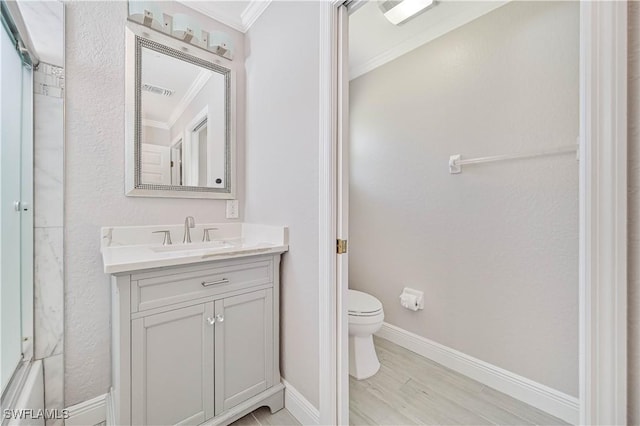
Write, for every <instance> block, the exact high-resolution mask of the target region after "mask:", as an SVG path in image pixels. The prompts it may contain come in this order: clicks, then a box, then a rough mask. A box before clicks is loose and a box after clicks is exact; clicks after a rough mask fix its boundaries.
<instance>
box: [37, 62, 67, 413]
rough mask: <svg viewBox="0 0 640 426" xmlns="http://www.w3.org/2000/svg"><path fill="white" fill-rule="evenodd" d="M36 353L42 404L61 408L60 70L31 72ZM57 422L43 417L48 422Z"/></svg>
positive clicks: (45, 66) (44, 68) (43, 66)
mask: <svg viewBox="0 0 640 426" xmlns="http://www.w3.org/2000/svg"><path fill="white" fill-rule="evenodd" d="M33 75H34V123H35V129H34V226H35V230H34V240H35V241H34V243H35V244H34V266H35V271H34V277H35V279H34V294H35V300H34V314H35V315H34V316H35V326H34V328H35V353H34V355H35V358H36V359H42V360H43V365H44V387H45V407H46V408H47V409H59V410H61V409H63V408H64V397H63V390H64V359H63V353H64V269H63V265H64V261H63V249H64V244H63V238H64V223H63V209H64V207H63V205H64V204H63V200H64V197H63V195H64V194H63V190H64V185H63V184H64V179H63V177H64V72H63V69H62V68H60V67H56V66H53V65H49V64H45V63H41V64H40V65H39V67H38V69H37V70H36V71H35V72H34V74H33ZM55 424H60V425H61V424H62V421H47V425H55Z"/></svg>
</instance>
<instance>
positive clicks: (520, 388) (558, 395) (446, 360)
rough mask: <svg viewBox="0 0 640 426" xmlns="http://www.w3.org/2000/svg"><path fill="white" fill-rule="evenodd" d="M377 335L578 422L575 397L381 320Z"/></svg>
mask: <svg viewBox="0 0 640 426" xmlns="http://www.w3.org/2000/svg"><path fill="white" fill-rule="evenodd" d="M376 336H379V337H382V338H383V339H387V340H389V341H390V342H393V343H395V344H396V345H398V346H402V347H403V348H406V349H408V350H410V351H412V352H415V353H417V354H419V355H422V356H424V357H425V358H429V359H430V360H433V361H435V362H437V363H438V364H441V365H444V366H445V367H447V368H450V369H452V370H454V371H457V372H458V373H461V374H464V375H465V376H467V377H470V378H472V379H474V380H477V381H479V382H480V383H482V384H485V385H487V386H489V387H492V388H494V389H496V390H498V391H500V392H503V393H506V394H507V395H509V396H511V397H513V398H516V399H519V400H520V401H523V402H525V403H527V404H529V405H531V406H533V407H536V408H538V409H540V410H542V411H544V412H546V413H549V414H551V415H553V416H556V417H558V418H560V419H562V420H564V421H566V422H569V423H571V424H577V423H578V422H579V412H580V410H579V408H580V403H579V401H578V398H575V397H573V396H570V395H567V394H565V393H563V392H560V391H557V390H555V389H552V388H550V387H548V386H545V385H542V384H540V383H537V382H534V381H533V380H530V379H527V378H526V377H522V376H519V375H517V374H515V373H512V372H510V371H507V370H504V369H502V368H500V367H496V366H495V365H492V364H489V363H488V362H484V361H481V360H479V359H477V358H473V357H471V356H469V355H466V354H464V353H462V352H460V351H457V350H455V349H451V348H449V347H447V346H444V345H441V344H439V343H436V342H434V341H432V340H429V339H427V338H424V337H422V336H418V335H417V334H414V333H411V332H409V331H406V330H403V329H402V328H399V327H396V326H395V325H391V324H388V323H386V322H385V323H384V324H383V325H382V328H381V329H380V331H379V332H378V333H376Z"/></svg>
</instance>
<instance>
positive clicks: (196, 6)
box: [181, 0, 271, 33]
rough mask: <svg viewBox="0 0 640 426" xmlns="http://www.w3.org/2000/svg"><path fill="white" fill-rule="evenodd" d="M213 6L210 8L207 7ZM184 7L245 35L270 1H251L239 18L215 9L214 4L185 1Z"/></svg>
mask: <svg viewBox="0 0 640 426" xmlns="http://www.w3.org/2000/svg"><path fill="white" fill-rule="evenodd" d="M181 3H183V2H181ZM211 3H212V4H213V6H212V7H209V6H207V5H208V4H211ZM184 4H185V6H187V7H189V8H191V9H193V10H195V11H196V12H200V13H201V14H203V15H206V16H208V17H209V18H212V19H215V20H216V21H218V22H221V23H223V24H225V25H227V26H229V27H231V28H233V29H234V30H237V31H240V32H241V33H246V32H247V31H249V28H251V26H252V25H253V24H254V23H255V22H256V20H257V19H258V18H259V17H260V15H262V12H264V11H265V10H266V9H267V7H268V6H269V5H270V4H271V0H251V2H250V3H249V4H248V5H247V7H245V8H244V10H243V11H242V13H240V16H237V15H235V14H233V13H226V12H223V11H221V10H219V9H218V8H216V7H215V2H198V1H187V2H184Z"/></svg>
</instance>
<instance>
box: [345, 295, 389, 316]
mask: <svg viewBox="0 0 640 426" xmlns="http://www.w3.org/2000/svg"><path fill="white" fill-rule="evenodd" d="M347 298H348V301H347V308H348V310H349V316H353V317H373V316H377V315H379V314H380V313H381V312H382V303H380V301H379V300H378V299H376V298H375V297H373V296H372V295H370V294H367V293H363V292H361V291H357V290H349V291H348V295H347Z"/></svg>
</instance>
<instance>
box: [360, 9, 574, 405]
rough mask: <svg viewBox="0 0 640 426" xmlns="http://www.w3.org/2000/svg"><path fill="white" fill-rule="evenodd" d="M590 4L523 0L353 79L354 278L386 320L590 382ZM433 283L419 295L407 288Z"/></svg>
mask: <svg viewBox="0 0 640 426" xmlns="http://www.w3.org/2000/svg"><path fill="white" fill-rule="evenodd" d="M578 65H579V5H578V4H577V3H576V2H544V3H542V2H513V3H511V4H508V5H506V6H504V7H502V8H499V9H497V10H495V11H493V12H491V13H489V14H487V15H485V16H483V17H481V18H479V19H477V20H475V21H473V22H471V23H469V24H467V25H465V26H463V27H461V28H459V29H457V30H454V31H452V32H450V33H448V34H447V35H445V36H443V37H441V38H439V39H436V40H434V41H433V42H431V43H429V44H427V45H424V46H422V47H420V48H418V49H416V50H414V51H412V52H410V53H409V54H407V55H404V56H402V57H400V58H398V59H396V60H395V61H393V62H390V63H388V64H386V65H384V66H382V67H380V68H378V69H376V70H374V71H372V72H370V73H368V74H365V75H364V76H362V77H359V78H357V79H355V80H352V81H351V86H350V88H351V94H350V96H351V192H350V197H351V204H350V209H351V210H350V225H351V235H350V240H351V241H350V253H351V255H350V258H349V259H350V286H351V288H355V289H358V290H363V291H366V292H370V293H371V294H373V295H375V296H376V297H378V298H379V299H380V300H381V301H382V303H383V306H384V309H385V318H386V321H388V322H390V323H392V324H394V325H396V326H399V327H401V328H403V329H406V330H409V331H411V332H414V333H417V334H419V335H422V336H425V337H427V338H429V339H432V340H435V341H436V342H438V343H441V344H444V345H446V346H449V347H451V348H454V349H457V350H460V351H462V352H464V353H466V354H469V355H471V356H474V357H476V358H480V359H482V360H484V361H487V362H489V363H491V364H494V365H497V366H500V367H502V368H505V369H507V370H509V371H513V372H515V373H518V374H520V375H523V376H525V377H528V378H530V379H533V380H535V381H537V382H540V383H543V384H545V385H548V386H551V387H552V388H555V389H558V390H560V391H563V392H565V393H568V394H571V395H577V392H578V163H577V162H576V160H575V156H572V155H571V154H569V155H562V156H554V157H546V158H537V159H529V160H525V161H510V162H502V163H494V164H486V165H476V166H464V167H463V172H462V174H460V175H451V174H449V172H448V167H447V164H448V159H449V156H450V155H452V154H462V155H463V157H466V158H471V157H483V156H487V155H496V154H509V153H514V154H515V153H526V152H531V151H537V150H545V149H549V148H554V147H561V146H571V145H573V144H575V143H576V137H577V135H578V105H579V90H578V89H579V87H578V76H579V70H578ZM404 286H408V287H414V288H417V289H419V290H423V291H424V292H425V309H424V311H419V312H411V311H408V310H405V309H403V308H402V307H401V306H400V304H399V300H398V295H399V294H400V292H401V290H402V287H404Z"/></svg>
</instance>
